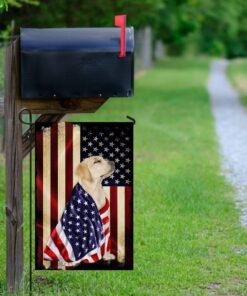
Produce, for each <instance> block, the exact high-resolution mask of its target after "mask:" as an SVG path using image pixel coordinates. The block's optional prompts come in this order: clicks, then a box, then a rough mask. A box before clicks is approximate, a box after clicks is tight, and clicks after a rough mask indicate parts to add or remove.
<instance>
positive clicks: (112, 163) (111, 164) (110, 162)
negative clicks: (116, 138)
mask: <svg viewBox="0 0 247 296" xmlns="http://www.w3.org/2000/svg"><path fill="white" fill-rule="evenodd" d="M108 162H109V165H110V166H111V168H112V169H113V170H114V169H115V162H114V161H110V160H109V161H108Z"/></svg>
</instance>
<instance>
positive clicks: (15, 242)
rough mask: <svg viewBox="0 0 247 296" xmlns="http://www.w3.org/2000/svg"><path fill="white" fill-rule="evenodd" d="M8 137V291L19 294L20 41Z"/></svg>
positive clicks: (11, 77) (14, 57)
mask: <svg viewBox="0 0 247 296" xmlns="http://www.w3.org/2000/svg"><path fill="white" fill-rule="evenodd" d="M5 82H6V83H5V101H4V114H5V136H6V231H7V233H6V237H7V254H6V255H7V256H6V272H7V289H8V291H9V292H16V291H18V289H19V288H21V285H22V284H23V200H22V130H21V123H20V121H19V110H20V103H21V102H20V96H19V42H18V41H15V42H13V43H11V44H10V46H9V47H8V49H7V53H6V80H5Z"/></svg>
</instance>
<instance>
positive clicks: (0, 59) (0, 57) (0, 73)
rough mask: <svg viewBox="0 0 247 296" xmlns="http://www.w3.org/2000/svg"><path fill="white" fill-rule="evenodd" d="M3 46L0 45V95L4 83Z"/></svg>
mask: <svg viewBox="0 0 247 296" xmlns="http://www.w3.org/2000/svg"><path fill="white" fill-rule="evenodd" d="M4 53H5V52H4V48H2V47H0V97H1V94H2V92H3V84H4V76H3V74H4Z"/></svg>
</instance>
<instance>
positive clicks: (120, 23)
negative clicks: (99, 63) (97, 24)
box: [115, 14, 126, 58]
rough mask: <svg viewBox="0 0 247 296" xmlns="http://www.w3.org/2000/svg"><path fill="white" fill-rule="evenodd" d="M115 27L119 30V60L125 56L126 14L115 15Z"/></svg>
mask: <svg viewBox="0 0 247 296" xmlns="http://www.w3.org/2000/svg"><path fill="white" fill-rule="evenodd" d="M115 26H116V27H120V28H121V41H120V54H119V57H120V58H124V57H125V55H126V40H125V39H126V38H125V29H126V14H123V15H116V16H115Z"/></svg>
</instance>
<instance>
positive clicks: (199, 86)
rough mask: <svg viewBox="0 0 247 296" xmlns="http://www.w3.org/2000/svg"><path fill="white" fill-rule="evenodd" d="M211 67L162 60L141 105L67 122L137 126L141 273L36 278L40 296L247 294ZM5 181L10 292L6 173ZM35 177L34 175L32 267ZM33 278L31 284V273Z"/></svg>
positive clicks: (139, 85)
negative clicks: (223, 170) (209, 86)
mask: <svg viewBox="0 0 247 296" xmlns="http://www.w3.org/2000/svg"><path fill="white" fill-rule="evenodd" d="M208 69H209V60H206V59H197V60H195V59H167V60H164V61H161V62H159V63H158V64H157V65H156V67H155V68H153V69H152V70H149V71H148V72H146V74H145V75H144V76H142V77H140V78H138V79H137V80H136V86H135V97H134V98H125V99H111V100H109V101H108V102H107V103H106V104H105V105H104V106H103V107H102V108H101V109H100V110H99V111H98V112H97V113H95V114H90V115H78V116H74V117H72V118H71V119H70V118H67V120H73V121H123V120H126V118H125V116H126V115H130V116H132V117H134V118H135V119H136V122H137V124H136V127H135V200H134V212H135V218H134V225H135V229H134V240H135V242H134V244H135V245H134V249H135V253H134V259H135V262H134V271H80V272H76V271H74V272H73V271H65V272H63V271H60V272H56V271H35V272H34V295H69V294H70V295H93V296H94V295H96V296H98V295H107V296H109V295H113V296H116V295H124V296H125V295H140V296H145V295H247V287H246V280H247V269H246V264H247V235H246V233H247V231H246V230H245V229H243V228H241V227H240V223H239V213H238V211H237V210H236V208H235V206H234V201H233V191H232V189H231V187H230V186H229V185H228V184H227V183H226V181H225V179H224V177H223V176H222V175H221V174H220V167H219V162H220V161H219V156H218V146H217V141H216V135H215V131H214V121H213V117H212V113H211V108H210V103H209V99H208V95H207V92H206V89H205V84H206V80H207V76H208ZM25 165H27V164H25ZM0 176H1V179H0V186H1V187H0V192H1V209H2V210H1V213H0V235H1V238H2V239H1V245H0V262H1V263H2V269H1V271H0V291H1V290H2V293H3V294H4V291H5V268H4V266H5V265H4V264H5V263H4V261H5V260H4V256H5V253H4V252H5V225H4V212H5V210H4V202H3V200H4V188H5V187H4V172H3V168H1V170H0ZM27 180H28V173H27V171H26V173H25V174H24V188H25V200H24V203H25V225H24V227H25V256H26V263H28V245H29V242H28V198H27V194H28V192H26V191H27V190H26V188H28V186H27ZM25 272H26V282H25V286H27V285H28V283H27V280H28V269H27V266H26V269H25ZM0 293H1V292H0Z"/></svg>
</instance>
